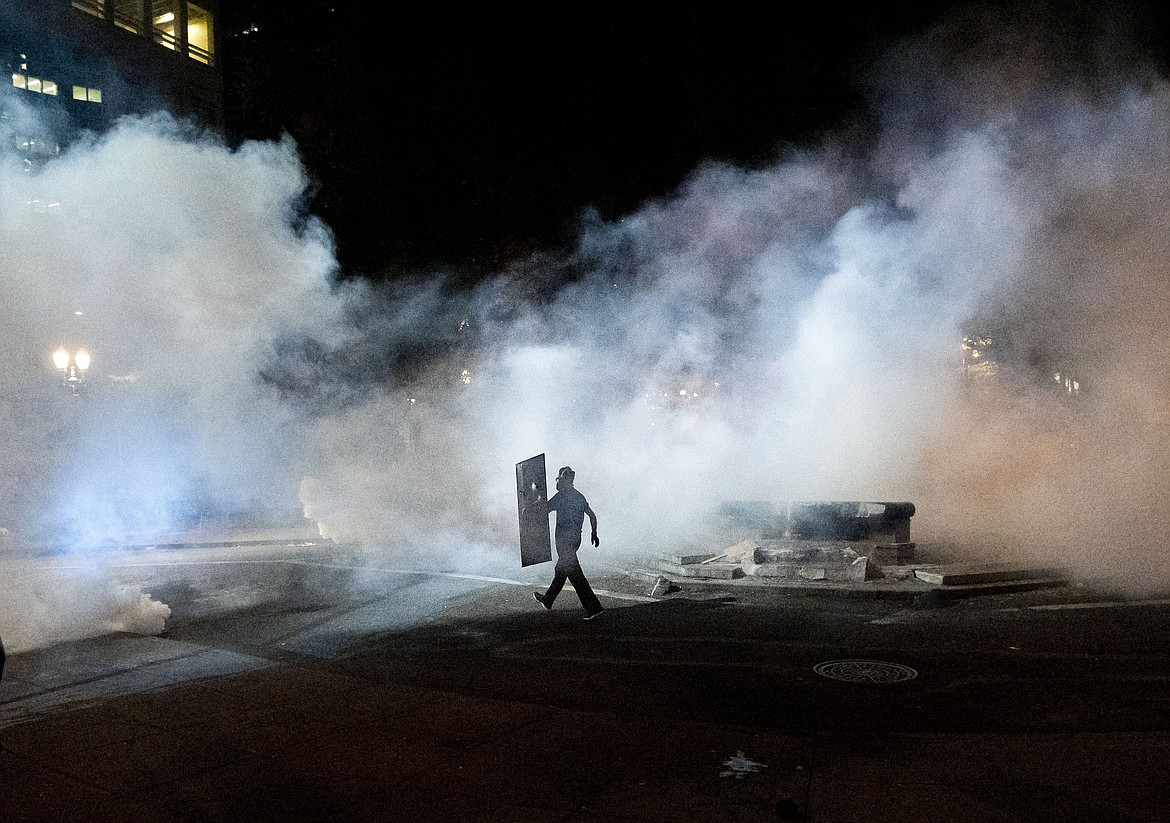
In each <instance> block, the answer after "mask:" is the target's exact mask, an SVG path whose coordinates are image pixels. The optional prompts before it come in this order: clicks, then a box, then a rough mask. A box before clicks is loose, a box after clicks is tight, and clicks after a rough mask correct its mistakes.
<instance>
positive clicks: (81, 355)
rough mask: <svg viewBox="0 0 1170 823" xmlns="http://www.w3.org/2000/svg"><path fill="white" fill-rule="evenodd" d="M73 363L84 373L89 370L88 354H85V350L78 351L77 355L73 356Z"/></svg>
mask: <svg viewBox="0 0 1170 823" xmlns="http://www.w3.org/2000/svg"><path fill="white" fill-rule="evenodd" d="M73 362H74V363H76V364H77V368H79V369H81V370H82V371H85V370H86V369H88V368H89V363H90V357H89V352H87V351H86V350H85V349H78V350H77V354H75V355H73Z"/></svg>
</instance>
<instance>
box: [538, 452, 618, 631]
mask: <svg viewBox="0 0 1170 823" xmlns="http://www.w3.org/2000/svg"><path fill="white" fill-rule="evenodd" d="M575 477H576V473H575V472H574V471H573V470H572V469H571V468H569V467H568V466H563V467H562V468H561V470H560V471H559V472H557V493H556V494H554V495H553V496H552V497H551V498H549V501H548V510H549V512H550V513H551V512H556V513H557V528H556V544H557V565H556V571H555V573H554V574H553V580H552V583H550V584H549V587H548V591H546V592H545V593H544V594H541V593H540V592H533V593H532V596H533V597H535V598H536V602H537V603H539V604H540V605H542V606H544V607H545V608H546V609H551V608H552V607H553V601H555V600H556V599H557V595H558V594H560V593H561V589H563V588H564V587H565V581H566V580H568V581H569V582H570V583H572V584H573V590H574V591H576V592H577V597H578V598H579V599H580V600H581V605H582V606H584V607H585V619H586V620H592V619H593V618H595V617H597V615H599V614H601V612H602V608H601V602H600V601H599V600H598V599H597V595H595V594H594V593H593V589H591V588H590V587H589V581H588V580H586V579H585V572H583V571H581V564H580V563H579V562H578V561H577V549H579V548H581V532H582V530H583V529H584V526H585V515H589V525H590V526H591V527H592V534H591V535H590V538H589V541H590V542H591V543H592V544H593V545H594V546H599V545H601V541H600V540H598V539H597V515H595V514H594V513H593V509H591V508H589V501H587V500H586V499H585V495H583V494H581V492H579V491H577V490H576V489H575V488H573V479H574V478H575Z"/></svg>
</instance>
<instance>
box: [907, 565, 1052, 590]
mask: <svg viewBox="0 0 1170 823" xmlns="http://www.w3.org/2000/svg"><path fill="white" fill-rule="evenodd" d="M914 576H915V577H917V578H918V579H919V580H921V581H923V582H924V583H931V584H934V585H936V586H971V585H977V584H982V583H1008V582H1013V581H1023V580H1040V579H1044V580H1049V579H1060V578H1063V577H1064V576H1065V574H1064V571H1063V570H1062V569H1057V568H1052V567H1050V566H1029V565H1027V564H1018V563H978V564H967V563H963V564H955V565H949V566H938V567H935V568H930V569H927V568H921V569H916V570H915V571H914Z"/></svg>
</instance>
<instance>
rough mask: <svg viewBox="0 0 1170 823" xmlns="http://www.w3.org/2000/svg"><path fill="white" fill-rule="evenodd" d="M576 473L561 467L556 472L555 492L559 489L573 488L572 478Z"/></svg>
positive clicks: (566, 467)
mask: <svg viewBox="0 0 1170 823" xmlns="http://www.w3.org/2000/svg"><path fill="white" fill-rule="evenodd" d="M576 476H577V473H576V472H575V471H573V470H572V469H571V468H569V467H568V466H561V470H560V471H558V472H557V491H560V490H561V489H571V488H573V478H574V477H576Z"/></svg>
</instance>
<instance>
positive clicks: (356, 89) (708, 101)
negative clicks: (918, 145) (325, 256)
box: [221, 0, 1164, 279]
mask: <svg viewBox="0 0 1170 823" xmlns="http://www.w3.org/2000/svg"><path fill="white" fill-rule="evenodd" d="M224 6H225V7H224V9H223V11H222V15H223V18H224V27H223V31H224V32H225V35H226V36H225V37H224V41H225V42H224V43H222V44H221V45H222V48H221V54H222V56H223V68H224V77H225V94H226V105H227V111H228V133H229V137H230V138H231V139H233V140H241V139H245V138H260V139H271V138H274V137H277V136H279V135H280V134H282V133H288V134H289V135H291V136H292V137H293V138H294V139H295V140H296V142H297V144H298V145H299V147H300V150H301V153H302V155H303V158H304V160H305V163H306V165H307V167H308V169H309V173H310V175H311V176H312V179H313V183H314V188H313V191H312V199H311V202H310V204H309V208H310V210H311V211H312V212H313V213H314V214H316V215H318V216H320V217H321V218H323V219H324V220H325V221H326V222H327V223H328V224H329V225H330V226H331V227H332V229H333V230H334V232H335V234H336V237H337V242H338V257H339V260H340V262H341V265H342V269H343V276H362V277H369V278H373V279H390V278H393V277H396V276H399V275H402V274H407V273H417V272H429V271H435V270H438V269H443V270H448V271H452V272H454V273H457V274H459V275H461V276H463V277H466V278H470V279H475V278H477V277H479V276H482V275H484V274H486V273H490V272H493V271H498V270H499V269H501V268H502V267H505V266H507V265H508V264H509V263H510V262H512V261H517V260H521V259H524V258H526V257H527V256H528V255H530V254H531V253H532V252H533V251H535V250H538V249H544V250H549V249H555V248H557V247H561V246H564V245H566V244H569V243H571V242H572V239H573V237H574V236H575V235H576V231H577V226H578V224H579V221H580V219H581V215H582V213H583V210H585V209H587V208H593V209H596V210H597V211H598V212H599V213H600V214H601V215H602V216H603V217H605V218H614V217H617V216H620V215H621V214H624V213H627V212H629V211H632V210H634V209H635V208H637V206H638V205H639V204H641V203H643V202H645V201H646V200H647V199H650V198H653V197H657V196H661V195H665V194H667V193H669V192H670V191H671V190H672V189H673V188H675V187H676V186H677V185H678V184H679V183H680V182H682V181H683V179H685V177H686V176H687V175H688V174H689V173H690V172H692V171H693V170H694V169H695V168H696V167H697V166H699V165H700V164H701V163H702V162H703V161H705V160H725V161H730V162H732V163H735V164H738V165H741V166H745V167H753V166H759V165H762V164H766V163H768V162H770V161H772V160H774V159H775V158H776V157H777V156H778V153H779V152H780V151H781V150H782V149H783V148H784V147H785V146H793V145H801V144H808V143H812V142H815V141H816V140H817V138H818V136H820V135H822V134H823V133H825V132H826V131H828V130H836V129H839V128H841V127H842V126H843V125H845V124H850V125H851V127H854V128H856V127H860V128H865V127H866V123H867V119H868V118H869V117H870V116H871V113H870V112H869V111H868V109H867V103H866V101H867V91H866V89H867V84H868V82H869V80H870V77H871V74H870V70H871V67H872V65H873V61H874V59H875V58H877V57H878V56H880V55H882V54H884V53H886V52H887V51H888V49H889V48H890V47H891V46H892V45H894V44H896V43H898V42H899V41H900V40H902V39H903V38H908V37H914V36H917V35H918V34H920V33H922V32H923V31H925V30H927V29H929V28H930V27H932V26H934V25H936V24H937V23H939V22H940V21H941V20H943V19H946V18H948V17H952V18H953V15H954V14H956V13H961V14H966V15H968V16H969V17H970V18H972V19H978V18H979V17H981V16H982V17H986V16H994V15H995V14H997V13H998V12H997V11H996V10H997V8H998V9H1000V11H1002V9H1003V8H1011V9H1012V14H1013V15H1018V16H1020V17H1022V18H1023V19H1025V20H1028V21H1029V22H1032V23H1035V24H1037V25H1038V27H1039V29H1040V30H1044V31H1046V32H1047V33H1055V34H1056V35H1057V36H1059V37H1063V38H1065V40H1066V41H1067V42H1068V43H1069V44H1071V45H1072V47H1073V48H1074V49H1075V46H1076V43H1078V42H1079V41H1080V39H1081V38H1084V37H1086V36H1088V35H1089V34H1091V33H1092V31H1093V30H1094V28H1095V27H1096V26H1098V25H1100V24H1101V21H1107V22H1109V24H1111V25H1113V24H1116V23H1117V21H1119V20H1123V21H1126V23H1125V24H1126V25H1128V26H1129V28H1131V29H1132V30H1133V31H1134V32H1136V34H1137V37H1138V39H1139V40H1142V43H1143V46H1144V47H1145V48H1147V49H1148V50H1150V51H1151V52H1154V53H1158V54H1160V53H1161V51H1160V49H1161V45H1162V36H1163V35H1162V32H1163V31H1164V29H1163V27H1162V26H1161V23H1160V18H1159V20H1158V21H1157V23H1156V24H1155V19H1154V13H1153V12H1151V11H1150V9H1151V8H1153V7H1154V6H1153V4H1150V5H1149V6H1143V5H1141V4H1133V3H1130V4H1127V5H1125V6H1107V5H1103V4H1101V3H1093V4H1088V3H1062V4H1056V5H1054V4H1051V3H1048V4H1031V5H1029V4H1020V3H1014V4H1000V5H998V6H997V4H990V3H982V4H977V5H974V6H972V5H967V4H957V3H950V2H935V3H921V2H918V3H916V2H903V3H870V4H862V5H861V6H860V7H855V6H854V5H853V4H844V3H832V2H830V3H822V4H815V5H814V4H805V5H790V4H782V3H778V4H772V5H771V6H769V7H767V8H763V9H760V8H753V9H752V10H750V11H749V10H746V9H744V8H740V7H737V6H735V5H726V4H685V3H680V4H675V5H672V6H670V7H669V9H656V10H648V9H646V8H645V7H640V6H635V7H633V8H631V7H626V8H618V7H615V8H612V9H611V8H608V7H607V6H605V5H591V6H585V5H582V6H552V5H549V6H546V7H545V8H543V9H538V8H529V9H525V10H523V11H520V10H512V9H510V8H504V7H502V6H491V7H487V8H483V7H481V8H478V9H472V10H468V9H466V8H456V7H446V6H443V5H432V4H418V7H415V6H414V5H412V4H403V5H399V4H376V5H372V4H364V3H361V4H359V3H346V2H320V1H313V0H310V1H309V2H291V3H290V2H287V0H286V2H273V0H231V1H230V2H227V3H225V4H224ZM245 31H246V32H247V33H244V32H245Z"/></svg>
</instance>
